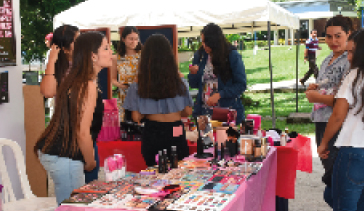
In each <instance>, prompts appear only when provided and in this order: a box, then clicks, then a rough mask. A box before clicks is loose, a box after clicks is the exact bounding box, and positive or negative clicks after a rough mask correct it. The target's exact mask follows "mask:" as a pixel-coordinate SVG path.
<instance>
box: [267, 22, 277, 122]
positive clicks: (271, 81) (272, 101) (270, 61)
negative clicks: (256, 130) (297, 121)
mask: <svg viewBox="0 0 364 211" xmlns="http://www.w3.org/2000/svg"><path fill="white" fill-rule="evenodd" d="M270 40H271V37H270V21H268V48H269V73H270V101H271V104H272V128H275V127H276V115H275V112H274V90H273V71H272V58H271V46H270Z"/></svg>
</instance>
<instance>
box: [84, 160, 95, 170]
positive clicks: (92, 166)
mask: <svg viewBox="0 0 364 211" xmlns="http://www.w3.org/2000/svg"><path fill="white" fill-rule="evenodd" d="M95 167H96V161H95V160H93V161H92V162H90V163H86V164H85V167H84V168H85V171H92V170H93V169H94V168H95Z"/></svg>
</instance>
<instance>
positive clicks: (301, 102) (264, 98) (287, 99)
mask: <svg viewBox="0 0 364 211" xmlns="http://www.w3.org/2000/svg"><path fill="white" fill-rule="evenodd" d="M245 96H247V97H250V98H252V99H253V100H254V101H258V102H259V105H258V106H249V107H248V106H246V107H245V115H247V114H259V115H261V116H262V118H263V120H262V128H263V129H269V128H272V120H265V119H268V118H269V117H272V106H271V102H270V94H269V93H255V94H252V93H249V94H245ZM274 106H275V107H274V111H275V115H276V117H278V119H276V125H275V127H276V128H279V129H284V128H285V127H288V128H289V130H290V131H297V132H299V133H301V134H304V135H313V134H314V132H315V125H314V123H308V124H288V123H286V120H285V117H288V115H289V114H290V113H294V112H296V94H295V93H275V94H274ZM298 106H299V107H298V112H304V113H309V112H311V110H312V104H311V103H309V102H308V100H307V98H306V97H305V94H304V93H298ZM281 117H284V118H281Z"/></svg>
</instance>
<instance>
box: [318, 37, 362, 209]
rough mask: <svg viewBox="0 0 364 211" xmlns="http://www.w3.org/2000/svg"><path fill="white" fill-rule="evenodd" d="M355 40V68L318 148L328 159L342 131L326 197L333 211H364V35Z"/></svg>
mask: <svg viewBox="0 0 364 211" xmlns="http://www.w3.org/2000/svg"><path fill="white" fill-rule="evenodd" d="M353 39H354V45H352V48H351V49H348V55H350V54H352V52H354V54H353V57H352V65H351V68H353V69H352V70H351V71H350V72H349V74H348V75H347V76H346V77H345V78H344V80H343V82H342V85H341V86H340V89H339V91H338V93H337V94H336V96H335V99H336V102H335V106H334V109H333V113H332V115H331V117H330V119H329V121H328V123H327V127H326V129H325V133H324V136H323V138H322V141H321V144H320V146H319V147H318V149H317V153H318V154H319V156H320V158H322V159H327V158H328V157H329V156H330V154H331V153H332V151H331V150H330V149H329V142H330V140H331V139H332V137H333V136H334V135H335V134H336V133H337V131H339V130H340V134H339V136H338V138H337V140H336V143H335V146H336V147H338V148H339V152H338V155H337V157H336V160H335V164H334V166H333V174H332V184H331V188H326V190H325V195H324V197H325V201H326V202H327V203H328V204H329V205H330V206H331V207H332V208H333V210H334V211H339V210H347V211H351V210H352V211H354V210H364V184H363V182H362V181H364V170H363V169H364V150H363V148H364V142H363V140H362V137H363V136H364V130H363V128H364V110H363V106H364V101H363V93H364V60H363V55H364V47H363V46H364V32H363V31H360V32H358V33H357V34H356V38H353ZM356 40H357V41H356ZM348 57H349V56H348ZM350 57H351V56H350Z"/></svg>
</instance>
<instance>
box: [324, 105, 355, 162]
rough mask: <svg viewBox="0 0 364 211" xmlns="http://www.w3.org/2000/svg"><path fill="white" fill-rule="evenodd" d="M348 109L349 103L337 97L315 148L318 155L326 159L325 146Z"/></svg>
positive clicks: (340, 124) (337, 129) (342, 120)
mask: <svg viewBox="0 0 364 211" xmlns="http://www.w3.org/2000/svg"><path fill="white" fill-rule="evenodd" d="M348 111H349V103H348V102H347V101H346V99H345V98H337V100H336V103H335V106H334V110H333V112H332V114H331V116H330V119H329V121H328V123H327V125H326V128H325V133H324V137H323V138H322V141H321V144H320V146H319V148H318V149H317V152H318V154H319V155H320V157H322V158H324V159H326V158H327V154H328V153H329V152H328V151H327V146H328V143H329V142H330V140H331V139H332V137H334V135H335V134H336V133H337V132H338V131H339V129H340V128H341V126H342V124H343V122H344V121H345V118H346V116H347V114H348Z"/></svg>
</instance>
